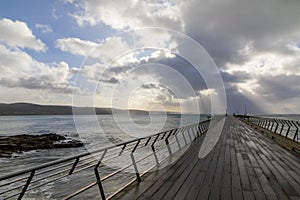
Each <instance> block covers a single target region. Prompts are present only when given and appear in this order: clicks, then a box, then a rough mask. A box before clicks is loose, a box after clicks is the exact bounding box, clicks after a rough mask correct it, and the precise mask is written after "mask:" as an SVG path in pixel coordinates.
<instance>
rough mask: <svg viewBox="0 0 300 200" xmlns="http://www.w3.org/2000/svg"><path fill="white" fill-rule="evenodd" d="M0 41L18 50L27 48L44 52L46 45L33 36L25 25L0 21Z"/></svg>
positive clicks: (5, 19) (4, 20)
mask: <svg viewBox="0 0 300 200" xmlns="http://www.w3.org/2000/svg"><path fill="white" fill-rule="evenodd" d="M0 30H1V31H0V41H1V42H3V43H5V44H7V45H9V46H12V47H20V48H29V49H34V50H36V51H46V49H47V47H46V45H45V44H44V43H43V42H42V41H41V40H39V39H37V38H36V37H35V35H33V33H32V31H31V30H30V29H29V28H28V26H27V24H26V23H25V22H22V21H18V20H16V21H12V20H10V19H7V18H2V19H0Z"/></svg>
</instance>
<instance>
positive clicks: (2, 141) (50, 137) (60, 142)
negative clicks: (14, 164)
mask: <svg viewBox="0 0 300 200" xmlns="http://www.w3.org/2000/svg"><path fill="white" fill-rule="evenodd" d="M81 146H83V143H82V142H81V141H78V140H74V139H72V140H70V139H67V138H66V137H64V136H62V135H58V134H55V133H49V134H43V135H25V134H24V135H15V136H0V156H5V157H7V155H11V154H12V153H14V152H22V151H30V150H36V149H54V148H73V147H81Z"/></svg>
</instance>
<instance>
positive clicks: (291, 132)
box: [238, 115, 300, 143]
mask: <svg viewBox="0 0 300 200" xmlns="http://www.w3.org/2000/svg"><path fill="white" fill-rule="evenodd" d="M238 117H239V118H241V119H243V120H245V121H246V122H249V123H251V124H254V125H256V126H258V127H260V128H263V129H266V130H268V131H270V132H273V133H276V134H279V135H281V136H283V137H285V138H288V139H290V140H292V141H294V142H298V143H300V137H299V130H300V122H299V121H296V120H287V119H277V118H268V117H259V116H244V115H238ZM274 127H275V128H274Z"/></svg>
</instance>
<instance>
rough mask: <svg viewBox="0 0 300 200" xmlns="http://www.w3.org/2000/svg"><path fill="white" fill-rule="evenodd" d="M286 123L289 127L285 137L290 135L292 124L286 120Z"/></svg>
mask: <svg viewBox="0 0 300 200" xmlns="http://www.w3.org/2000/svg"><path fill="white" fill-rule="evenodd" d="M286 124H287V125H288V129H287V131H286V134H285V137H288V135H289V132H290V129H291V126H290V124H289V123H288V121H286Z"/></svg>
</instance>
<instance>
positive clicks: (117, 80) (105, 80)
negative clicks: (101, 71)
mask: <svg viewBox="0 0 300 200" xmlns="http://www.w3.org/2000/svg"><path fill="white" fill-rule="evenodd" d="M100 81H101V82H104V83H110V84H116V83H119V82H120V81H119V79H117V78H115V77H112V78H110V79H101V80H100Z"/></svg>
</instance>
